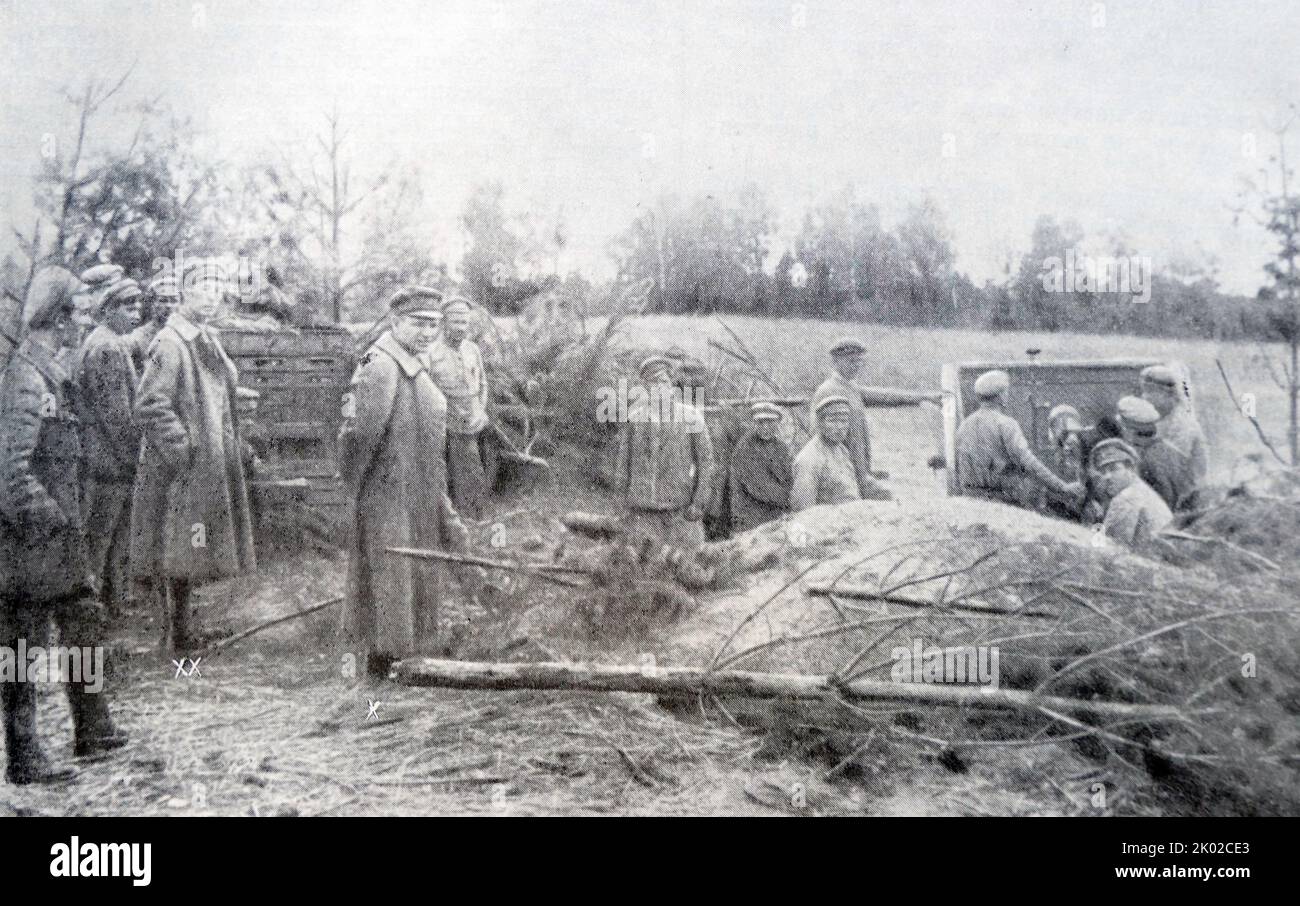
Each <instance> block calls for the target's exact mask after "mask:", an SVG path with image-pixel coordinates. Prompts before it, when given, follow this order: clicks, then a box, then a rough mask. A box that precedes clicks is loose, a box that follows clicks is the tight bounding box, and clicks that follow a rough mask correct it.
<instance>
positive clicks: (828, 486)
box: [614, 338, 891, 547]
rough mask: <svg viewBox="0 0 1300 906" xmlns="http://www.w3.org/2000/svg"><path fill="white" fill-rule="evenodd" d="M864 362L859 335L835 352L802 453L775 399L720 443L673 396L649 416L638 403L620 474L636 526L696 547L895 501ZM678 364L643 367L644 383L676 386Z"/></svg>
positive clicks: (753, 409)
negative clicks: (786, 432) (878, 456)
mask: <svg viewBox="0 0 1300 906" xmlns="http://www.w3.org/2000/svg"><path fill="white" fill-rule="evenodd" d="M865 357H866V346H865V345H864V344H863V343H862V342H861V341H859V340H856V339H852V338H846V339H843V340H840V341H839V342H837V343H836V344H834V345H833V346H832V347H831V349H830V359H831V366H832V374H831V375H830V377H828V378H827V379H826V380H825V381H824V382H823V383H822V384H821V385H820V386H818V388H817V390H816V392H814V394H813V397H812V401H811V404H810V407H809V414H810V415H811V417H812V420H813V426H814V427H813V429H812V432H811V436H810V437H809V439H808V441H807V443H805V444H804V446H803V447H802V448H801V449H800V451H799V453H798V454H797V455H794V454H792V453H791V451H790V447H789V446H788V445H787V444H786V442H785V441H784V440H783V439H782V437H781V431H780V425H781V422H782V421H783V420H784V419H785V418H786V412H785V410H784V409H783V408H782V407H781V406H779V405H777V404H775V403H772V402H768V401H759V402H755V403H753V404H752V405H751V406H750V407H749V413H748V424H747V425H745V426H744V427H743V428H741V429H740V430H738V431H735V432H733V431H731V430H730V428H729V427H724V428H723V429H722V430H721V431H720V432H719V433H718V439H719V440H720V441H721V443H720V444H719V443H715V440H714V438H713V437H711V435H710V432H709V431H708V430H706V428H705V417H704V413H703V412H700V411H699V410H697V409H695V408H694V407H692V406H691V405H689V404H687V403H686V402H685V401H684V400H683V399H679V398H677V397H675V396H670V395H667V394H664V395H661V396H660V397H659V398H671V399H672V403H671V409H664V408H661V409H660V410H657V411H653V412H650V413H648V414H642V413H639V412H637V411H636V410H637V406H636V405H633V406H631V407H629V410H628V417H627V419H626V421H625V423H624V424H623V425H622V426H621V430H620V437H619V455H618V459H617V460H616V465H615V469H614V475H615V482H614V485H615V488H616V489H617V490H618V491H620V492H621V493H622V494H623V496H624V502H625V506H626V512H627V515H628V519H629V524H630V525H631V526H632V527H637V526H639V527H640V528H641V530H642V531H643V532H645V533H648V534H650V535H652V536H653V537H656V538H662V539H663V540H664V542H665V543H666V544H669V545H672V546H678V547H691V546H695V545H698V544H700V543H702V542H703V541H704V540H705V537H706V534H708V535H710V536H713V537H719V536H726V535H730V534H734V533H737V532H743V531H748V530H750V529H752V528H756V527H757V526H759V525H762V524H764V523H766V522H770V521H772V520H775V519H779V518H780V517H781V516H783V515H785V514H787V513H791V512H799V511H801V510H806V509H808V508H809V507H812V506H816V505H818V504H838V503H846V502H849V501H852V500H888V499H890V496H891V495H890V493H889V491H887V490H886V489H885V488H884V486H883V485H882V484H881V480H882V479H883V478H885V477H887V476H886V475H885V474H884V473H882V472H877V471H873V470H872V468H871V436H870V431H869V428H868V425H867V419H866V396H865V395H864V391H863V389H862V388H861V387H859V386H858V385H857V384H856V383H855V381H856V379H857V378H858V376H859V374H860V373H861V371H862V368H863V363H864V360H865ZM674 364H675V363H674V362H673V360H672V359H670V358H668V357H666V356H663V355H651V356H649V357H648V358H646V359H645V360H644V361H643V362H641V365H640V367H639V369H638V376H639V379H640V380H641V382H642V383H643V384H645V385H649V386H651V387H654V386H656V385H657V386H659V387H663V388H669V387H671V385H672V382H673V368H674ZM646 396H647V398H649V399H654V398H655V396H654V395H653V394H647V395H646ZM648 405H649V404H647V406H648ZM733 433H734V436H732V435H733ZM718 447H720V449H718ZM706 521H709V522H711V523H712V526H711V531H709V532H708V533H706V531H705V528H704V526H703V523H704V522H706Z"/></svg>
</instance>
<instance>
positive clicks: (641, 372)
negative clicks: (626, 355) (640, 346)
mask: <svg viewBox="0 0 1300 906" xmlns="http://www.w3.org/2000/svg"><path fill="white" fill-rule="evenodd" d="M672 367H673V360H672V359H670V358H668V356H666V355H660V354H658V353H655V354H654V355H648V356H646V357H645V358H644V359H642V360H641V364H640V365H638V366H637V369H636V373H637V375H638V376H639V377H645V375H646V371H647V370H649V369H652V368H654V369H658V368H672Z"/></svg>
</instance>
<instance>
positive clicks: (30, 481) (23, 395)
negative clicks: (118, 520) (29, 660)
mask: <svg viewBox="0 0 1300 906" xmlns="http://www.w3.org/2000/svg"><path fill="white" fill-rule="evenodd" d="M81 291H82V284H81V281H79V280H78V279H77V278H76V277H74V276H73V275H72V274H70V273H68V272H67V271H65V270H63V269H62V268H47V269H45V270H43V271H42V272H40V273H39V274H37V276H36V278H35V279H34V280H33V281H32V285H31V289H30V290H29V291H28V294H27V299H26V302H25V303H24V305H23V318H22V321H23V327H24V329H25V331H26V336H25V337H24V339H23V341H22V343H21V344H20V345H19V347H18V349H17V350H16V351H15V352H14V355H13V357H12V358H11V359H10V360H9V363H8V364H7V365H6V367H5V369H4V372H3V374H0V645H4V646H7V647H8V648H9V650H11V651H13V650H16V649H17V647H18V643H19V640H32V641H34V642H35V643H36V644H41V643H42V641H43V639H44V638H45V636H46V633H47V632H48V624H49V621H50V620H51V619H53V621H54V622H55V623H56V624H57V625H58V628H59V642H60V644H61V645H64V646H67V647H78V648H83V649H89V648H93V647H94V646H95V645H96V644H98V643H100V642H101V641H102V639H101V637H100V633H101V631H102V622H101V620H100V618H99V614H98V611H97V608H96V605H95V602H94V598H93V593H92V591H91V588H90V583H89V575H88V573H89V569H88V562H87V556H86V550H85V539H84V538H83V536H82V522H81V509H80V502H79V499H78V498H79V494H80V490H79V476H78V464H79V460H80V456H81V443H80V438H79V436H78V432H79V428H78V422H77V419H76V416H75V415H74V414H73V411H72V407H71V401H70V396H71V392H72V383H71V380H72V379H71V374H70V372H69V370H68V369H69V365H70V363H71V355H70V353H71V352H72V349H74V348H75V343H76V341H77V336H78V333H77V331H78V327H77V324H76V323H75V322H74V320H73V312H74V303H73V297H74V296H76V295H78V294H79V293H80V292H81ZM64 688H65V691H66V693H67V696H68V706H69V710H70V711H71V712H72V726H73V734H74V745H73V750H74V753H75V754H76V755H77V756H78V757H82V756H88V755H95V754H98V753H101V752H106V751H109V750H111V749H116V748H120V747H121V746H123V745H125V744H126V736H125V735H124V734H122V733H120V732H119V731H118V730H117V729H116V728H115V727H114V726H113V722H112V719H111V717H110V716H109V711H108V700H107V698H106V697H105V696H104V694H103V692H102V691H101V692H99V693H93V692H90V691H89V690H87V689H86V688H85V687H84V686H83V685H81V684H80V683H71V682H68V683H66V685H65V687H64ZM0 702H2V703H3V711H4V736H5V756H6V765H5V776H6V777H7V778H8V780H9V782H10V783H15V784H26V783H51V782H57V781H60V780H65V779H67V778H68V777H70V776H71V772H70V771H68V770H67V769H60V768H55V767H54V766H52V764H51V763H50V761H49V759H48V758H47V757H46V755H45V753H44V751H43V750H42V747H41V745H40V740H39V737H38V735H37V732H36V688H35V686H33V685H32V684H31V683H30V682H18V681H9V678H8V677H5V678H4V679H3V680H0Z"/></svg>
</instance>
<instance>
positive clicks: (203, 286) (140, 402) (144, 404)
mask: <svg viewBox="0 0 1300 906" xmlns="http://www.w3.org/2000/svg"><path fill="white" fill-rule="evenodd" d="M184 283H185V285H184V288H183V289H182V291H181V296H180V302H179V303H178V304H177V306H176V308H175V310H174V311H173V312H172V313H171V315H170V316H169V317H168V318H167V324H166V325H165V326H164V327H163V328H162V329H161V330H159V331H158V335H157V336H156V337H154V339H153V342H152V343H151V344H150V346H149V353H148V361H147V363H146V365H145V369H144V374H143V376H142V377H141V378H140V389H139V390H138V391H137V393H136V401H135V420H136V423H137V424H138V425H139V426H140V428H141V430H142V432H143V434H144V444H143V446H142V450H141V454H140V465H139V467H138V468H137V470H136V476H135V491H134V495H133V499H132V502H131V571H132V573H133V574H134V575H135V576H136V578H137V579H139V580H141V581H142V582H144V583H145V584H146V585H148V586H150V587H151V588H152V589H153V590H154V591H155V593H156V597H157V598H158V599H159V600H160V602H161V603H162V606H163V617H164V626H165V628H164V635H163V639H162V646H163V649H164V650H168V651H172V652H183V651H187V650H190V649H192V648H193V647H195V646H197V645H199V644H201V643H202V641H203V639H202V638H201V637H200V635H199V634H198V633H195V632H194V631H193V630H192V628H191V626H190V610H191V602H190V598H191V593H192V591H193V589H194V586H195V585H197V584H198V583H200V582H210V581H213V580H216V579H222V578H226V577H229V576H238V575H242V574H245V573H248V572H252V571H253V570H255V569H256V568H257V558H256V556H255V554H254V551H253V521H252V511H251V509H250V507H249V502H248V489H247V486H246V483H245V478H244V466H243V458H242V455H241V444H240V438H239V421H238V418H237V415H236V390H235V388H236V386H237V373H236V371H235V365H234V363H233V362H232V361H231V360H230V357H229V356H227V355H226V352H225V350H224V349H222V347H221V342H220V340H218V339H217V336H216V334H215V333H214V332H213V331H212V330H211V329H210V328H209V327H207V326H206V325H207V322H208V321H209V320H211V319H212V318H213V317H215V315H216V313H217V310H218V306H219V304H220V300H221V296H220V285H219V284H215V285H214V284H213V283H212V282H210V281H208V280H204V279H202V278H201V277H199V278H197V279H196V278H194V277H191V276H189V275H187V276H186V278H185V281H184Z"/></svg>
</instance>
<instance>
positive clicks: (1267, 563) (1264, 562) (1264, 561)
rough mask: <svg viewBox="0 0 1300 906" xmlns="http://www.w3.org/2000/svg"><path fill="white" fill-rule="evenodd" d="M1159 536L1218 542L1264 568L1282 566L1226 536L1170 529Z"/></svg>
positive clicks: (1274, 569)
mask: <svg viewBox="0 0 1300 906" xmlns="http://www.w3.org/2000/svg"><path fill="white" fill-rule="evenodd" d="M1160 537H1161V538H1174V539H1176V540H1178V541H1199V542H1200V543H1201V544H1218V545H1220V546H1222V547H1226V548H1228V549H1229V550H1234V551H1236V552H1237V553H1239V554H1241V555H1242V556H1243V557H1245V558H1246V559H1248V560H1254V561H1255V562H1256V563H1258V564H1259V565H1261V566H1263V567H1264V568H1265V569H1270V570H1272V571H1273V572H1278V571H1279V570H1281V569H1282V567H1280V566H1278V565H1277V564H1276V563H1274V562H1273V561H1272V560H1270V559H1268V557H1265V556H1264V555H1263V554H1257V553H1255V552H1254V551H1252V550H1247V549H1246V548H1244V547H1242V546H1241V545H1240V544H1233V543H1232V542H1231V541H1229V540H1227V539H1226V538H1214V537H1205V536H1203V535H1189V534H1187V533H1186V532H1171V531H1163V532H1161V533H1160Z"/></svg>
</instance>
